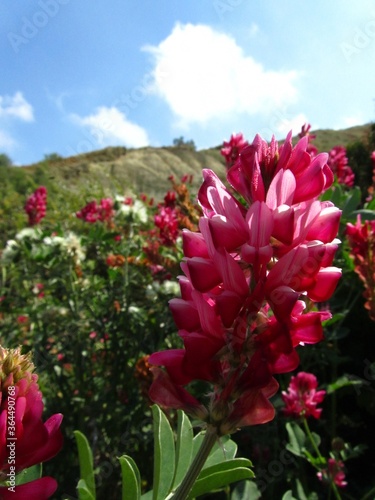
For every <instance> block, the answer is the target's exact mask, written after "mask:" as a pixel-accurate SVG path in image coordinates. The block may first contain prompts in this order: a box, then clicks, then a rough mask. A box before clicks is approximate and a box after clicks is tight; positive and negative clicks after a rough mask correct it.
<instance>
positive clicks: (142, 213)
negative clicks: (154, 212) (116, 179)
mask: <svg viewBox="0 0 375 500" xmlns="http://www.w3.org/2000/svg"><path fill="white" fill-rule="evenodd" d="M122 201H124V199H123V198H122ZM118 213H119V214H121V215H124V216H125V217H129V218H130V217H131V218H132V220H133V222H138V223H141V224H145V223H146V222H147V219H148V216H147V208H146V206H145V204H144V203H142V202H141V200H135V202H134V203H133V204H132V205H125V204H124V203H121V204H120V208H119V209H118Z"/></svg>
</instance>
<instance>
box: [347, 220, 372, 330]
mask: <svg viewBox="0 0 375 500" xmlns="http://www.w3.org/2000/svg"><path fill="white" fill-rule="evenodd" d="M346 237H347V239H348V242H349V247H350V256H351V258H352V259H353V261H354V266H355V267H354V270H355V272H356V273H357V274H358V276H359V278H360V279H361V281H362V282H363V284H364V287H365V291H364V293H363V296H364V297H365V298H366V303H365V308H366V309H367V310H368V311H369V316H370V318H371V319H372V320H374V321H375V220H370V221H365V222H364V223H362V221H361V216H360V215H358V216H357V221H356V223H355V224H351V223H348V224H347V225H346Z"/></svg>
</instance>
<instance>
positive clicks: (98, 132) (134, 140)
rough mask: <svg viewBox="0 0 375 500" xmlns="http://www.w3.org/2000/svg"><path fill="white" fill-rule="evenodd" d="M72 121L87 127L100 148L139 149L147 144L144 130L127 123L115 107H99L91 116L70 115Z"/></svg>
mask: <svg viewBox="0 0 375 500" xmlns="http://www.w3.org/2000/svg"><path fill="white" fill-rule="evenodd" d="M71 118H72V119H73V121H75V122H76V123H78V124H79V125H81V126H83V127H87V128H88V129H89V130H90V133H91V134H92V135H93V137H94V138H95V140H96V141H97V142H98V144H99V145H100V146H110V145H112V146H113V145H115V144H119V143H120V144H125V145H126V146H128V147H134V148H140V147H143V146H147V145H148V144H149V142H150V141H149V139H148V136H147V132H146V131H145V129H143V128H142V127H140V126H139V125H137V124H135V123H132V122H131V121H129V120H128V119H127V118H126V116H125V115H124V114H123V113H121V111H119V110H118V109H117V108H115V107H111V108H108V107H105V106H102V107H99V108H98V109H97V110H96V112H95V113H94V114H92V115H89V116H85V117H80V116H78V115H71Z"/></svg>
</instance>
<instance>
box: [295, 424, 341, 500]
mask: <svg viewBox="0 0 375 500" xmlns="http://www.w3.org/2000/svg"><path fill="white" fill-rule="evenodd" d="M303 426H304V428H305V431H306V434H307V437H308V438H309V440H310V443H311V445H312V447H313V448H314V451H315V453H316V455H317V457H318V458H319V462H320V463H324V462H325V461H326V460H325V458H324V457H323V456H322V454H321V453H320V451H319V448H318V447H317V445H316V443H315V440H314V438H313V436H312V434H311V431H310V427H309V424H308V423H307V419H306V418H304V419H303ZM330 483H331V489H332V491H333V494H334V495H335V498H336V500H341V495H340V493H339V490H338V489H337V486H336V484H335V481H334V480H333V478H330Z"/></svg>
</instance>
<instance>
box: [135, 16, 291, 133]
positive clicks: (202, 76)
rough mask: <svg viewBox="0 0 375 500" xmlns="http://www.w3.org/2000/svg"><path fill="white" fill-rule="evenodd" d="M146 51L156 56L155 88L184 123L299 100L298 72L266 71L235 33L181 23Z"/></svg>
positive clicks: (259, 111)
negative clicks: (236, 38)
mask: <svg viewBox="0 0 375 500" xmlns="http://www.w3.org/2000/svg"><path fill="white" fill-rule="evenodd" d="M144 50H147V51H148V52H150V53H151V54H152V55H153V56H154V58H155V67H154V72H153V76H154V85H153V92H155V93H156V94H158V95H159V96H161V97H162V98H163V99H165V101H166V102H167V103H168V105H169V106H170V108H171V109H172V111H173V112H174V113H175V114H176V116H177V117H178V118H180V120H181V122H182V124H183V123H185V124H186V123H190V122H200V123H204V122H207V121H209V120H212V119H218V118H220V117H223V118H226V117H227V115H233V114H240V113H245V114H248V115H256V114H269V113H270V112H271V110H272V109H273V108H275V107H278V108H279V107H281V106H283V107H285V106H286V105H288V104H290V103H292V102H295V101H296V100H297V98H298V91H297V88H296V86H295V81H296V79H297V77H298V76H299V75H298V73H297V72H296V71H273V70H266V69H265V68H264V67H263V66H262V64H260V63H259V62H257V61H256V60H255V59H254V58H252V57H251V56H246V55H245V54H244V53H243V50H242V48H241V47H240V46H239V45H237V43H236V41H235V40H234V39H233V38H232V37H230V36H228V35H226V34H223V33H219V32H217V31H215V30H214V29H212V28H210V27H209V26H205V25H192V24H186V25H182V24H177V25H176V26H175V27H174V29H173V31H172V33H171V34H170V35H169V36H168V37H167V38H166V39H165V40H163V41H162V42H161V43H160V44H159V45H158V46H156V47H155V46H153V47H150V46H148V47H145V48H144Z"/></svg>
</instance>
